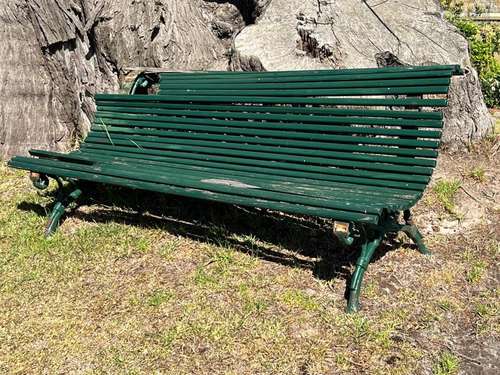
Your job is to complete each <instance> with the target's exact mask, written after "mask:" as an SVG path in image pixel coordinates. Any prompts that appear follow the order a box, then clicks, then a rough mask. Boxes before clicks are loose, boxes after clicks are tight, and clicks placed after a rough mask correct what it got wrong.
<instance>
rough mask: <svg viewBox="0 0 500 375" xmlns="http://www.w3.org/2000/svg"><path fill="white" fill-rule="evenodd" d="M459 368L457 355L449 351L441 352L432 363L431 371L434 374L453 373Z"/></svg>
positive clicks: (448, 374) (446, 374)
mask: <svg viewBox="0 0 500 375" xmlns="http://www.w3.org/2000/svg"><path fill="white" fill-rule="evenodd" d="M459 369H460V361H459V360H458V358H457V356H455V355H454V354H453V353H450V352H443V353H441V355H440V356H439V358H438V361H437V363H436V364H435V365H434V368H433V371H432V373H433V374H434V375H454V374H457V373H458V370H459Z"/></svg>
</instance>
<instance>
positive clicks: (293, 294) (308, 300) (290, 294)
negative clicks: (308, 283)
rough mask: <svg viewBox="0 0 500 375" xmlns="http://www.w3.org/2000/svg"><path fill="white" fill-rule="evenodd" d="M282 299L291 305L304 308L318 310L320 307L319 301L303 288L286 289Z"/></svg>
mask: <svg viewBox="0 0 500 375" xmlns="http://www.w3.org/2000/svg"><path fill="white" fill-rule="evenodd" d="M282 300H283V302H285V303H286V304H287V305H289V306H292V307H296V308H300V309H304V310H317V309H318V308H319V304H318V302H316V301H315V300H314V299H313V298H312V297H311V296H308V295H307V294H305V293H304V292H302V291H301V290H296V289H294V290H288V291H286V292H285V293H284V294H283V295H282Z"/></svg>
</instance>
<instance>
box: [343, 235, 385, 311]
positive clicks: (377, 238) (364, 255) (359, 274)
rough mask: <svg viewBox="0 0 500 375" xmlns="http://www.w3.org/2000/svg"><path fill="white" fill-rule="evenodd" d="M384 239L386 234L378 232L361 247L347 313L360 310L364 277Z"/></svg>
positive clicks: (352, 280)
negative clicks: (360, 295) (360, 296)
mask: <svg viewBox="0 0 500 375" xmlns="http://www.w3.org/2000/svg"><path fill="white" fill-rule="evenodd" d="M383 238H384V233H382V232H377V233H376V234H375V235H374V237H373V238H371V239H368V238H367V239H366V241H365V242H364V243H363V244H362V245H361V254H360V255H359V258H358V261H357V262H356V269H355V270H354V273H353V274H352V279H351V286H350V290H349V302H348V303H347V312H348V313H352V312H356V311H358V310H359V294H360V290H361V284H362V283H363V276H364V274H365V271H366V269H367V268H368V264H370V261H371V259H372V257H373V253H374V252H375V250H376V249H377V247H378V246H379V245H380V242H382V239H383Z"/></svg>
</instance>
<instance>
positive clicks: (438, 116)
mask: <svg viewBox="0 0 500 375" xmlns="http://www.w3.org/2000/svg"><path fill="white" fill-rule="evenodd" d="M129 107H130V108H151V103H149V102H142V101H139V100H137V101H124V100H121V101H120V100H116V101H100V100H98V101H97V109H98V110H102V111H107V112H110V111H116V110H118V109H119V108H123V109H124V110H125V108H129ZM154 108H157V109H181V110H207V111H223V112H248V113H281V114H283V113H293V114H301V115H322V116H358V117H383V118H384V117H389V118H407V119H426V120H442V119H443V113H442V112H424V111H408V110H407V111H397V110H375V109H351V108H350V109H343V108H329V107H303V106H300V107H297V106H293V107H292V106H265V105H243V104H240V105H238V104H234V105H221V104H220V103H217V105H216V106H214V105H213V104H199V103H194V104H193V103H164V102H159V103H155V104H154Z"/></svg>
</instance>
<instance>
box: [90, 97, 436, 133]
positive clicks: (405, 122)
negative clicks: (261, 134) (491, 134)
mask: <svg viewBox="0 0 500 375" xmlns="http://www.w3.org/2000/svg"><path fill="white" fill-rule="evenodd" d="M97 108H98V110H99V113H100V114H101V116H104V115H110V116H112V115H111V114H117V115H122V114H139V115H141V116H144V115H158V118H170V117H178V116H183V117H185V118H192V117H193V118H198V117H200V118H213V119H215V118H218V119H245V120H263V121H266V122H269V123H273V122H275V121H281V122H291V123H294V122H295V123H298V122H300V123H315V124H342V125H348V126H350V125H354V124H355V125H382V126H401V127H423V128H441V127H442V126H443V122H442V121H441V120H428V119H420V120H418V119H398V118H378V117H369V116H368V115H365V116H332V115H330V116H321V115H315V116H311V115H309V114H305V115H303V114H274V113H248V112H247V113H245V112H231V111H218V107H217V106H213V108H212V110H211V111H200V110H180V109H159V108H156V106H155V108H151V106H150V107H149V108H131V107H105V106H99V103H98V107H97ZM297 109H298V108H297ZM417 113H418V112H417ZM160 115H162V116H160Z"/></svg>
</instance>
